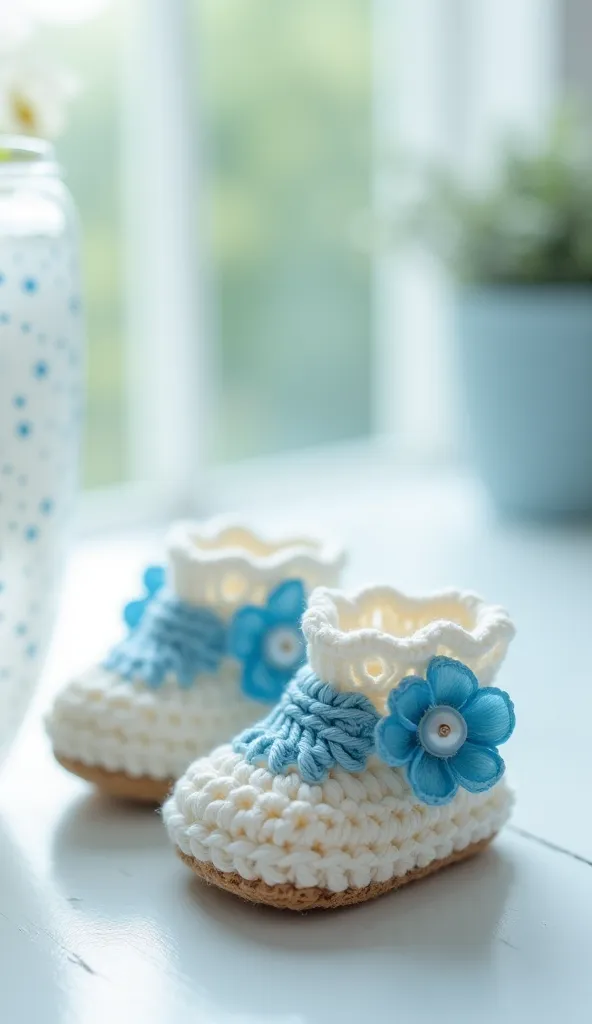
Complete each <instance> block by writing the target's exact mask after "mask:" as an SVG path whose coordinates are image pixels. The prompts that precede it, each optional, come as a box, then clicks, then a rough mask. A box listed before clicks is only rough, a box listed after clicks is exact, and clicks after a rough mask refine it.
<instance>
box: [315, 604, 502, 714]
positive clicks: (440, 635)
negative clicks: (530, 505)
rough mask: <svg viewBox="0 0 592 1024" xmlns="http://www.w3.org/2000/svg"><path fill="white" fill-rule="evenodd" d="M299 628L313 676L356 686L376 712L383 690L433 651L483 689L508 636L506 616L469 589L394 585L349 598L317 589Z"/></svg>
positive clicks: (420, 666)
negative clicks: (459, 665)
mask: <svg viewBox="0 0 592 1024" xmlns="http://www.w3.org/2000/svg"><path fill="white" fill-rule="evenodd" d="M302 630H303V633H304V636H305V637H306V642H307V651H308V660H309V663H310V666H311V668H312V669H313V671H314V672H316V674H317V675H318V676H319V678H320V679H322V680H323V681H324V682H327V683H331V685H332V686H334V687H335V688H336V689H338V690H353V691H360V690H361V691H362V692H363V693H365V694H366V696H367V697H369V698H370V700H371V701H373V703H374V704H375V705H376V707H377V709H378V710H379V711H380V712H381V713H382V712H383V711H384V704H385V701H386V698H387V696H388V694H389V692H390V690H392V689H393V687H395V686H397V684H398V683H400V682H401V680H402V679H403V678H404V677H405V676H408V675H423V673H424V672H425V669H426V668H427V665H428V662H429V661H430V659H431V658H433V657H434V656H435V655H439V654H443V655H447V656H448V657H450V658H457V659H458V660H459V661H462V662H464V664H465V665H468V667H469V668H470V669H472V671H473V672H474V673H475V675H476V676H477V678H478V679H479V683H480V684H481V686H489V685H490V683H491V682H492V680H493V679H494V677H495V675H496V673H497V671H498V669H499V667H500V665H501V663H502V661H503V659H504V657H505V655H506V651H507V649H508V645H509V643H510V641H511V640H512V638H513V636H514V633H515V629H514V626H513V624H512V622H511V620H510V618H509V616H508V613H507V612H506V611H505V610H504V609H503V608H500V607H499V606H498V605H490V604H486V602H485V601H483V600H482V599H481V598H480V597H477V595H476V594H471V593H468V592H463V591H458V590H447V591H442V592H440V593H436V594H431V595H429V596H428V597H409V596H407V595H406V594H402V593H401V592H400V591H399V590H395V589H394V587H365V588H363V589H362V590H359V591H358V592H357V593H355V594H353V595H352V596H351V597H346V596H345V595H344V594H343V593H342V592H341V591H338V590H330V589H328V588H326V587H318V588H317V589H316V590H315V591H314V592H313V593H312V594H311V596H310V599H309V602H308V608H307V611H306V612H305V614H304V618H303V620H302Z"/></svg>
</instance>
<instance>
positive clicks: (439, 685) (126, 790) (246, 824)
mask: <svg viewBox="0 0 592 1024" xmlns="http://www.w3.org/2000/svg"><path fill="white" fill-rule="evenodd" d="M167 549H168V565H167V567H166V570H165V569H164V568H163V567H156V566H153V567H151V568H150V569H148V570H147V571H146V573H145V576H144V587H145V593H144V594H143V595H142V596H141V597H140V598H139V599H138V600H136V601H133V602H132V603H131V604H129V605H127V606H126V609H125V612H124V618H125V621H126V624H127V627H128V632H127V635H126V636H125V638H124V639H123V640H122V641H121V642H120V643H119V644H118V645H117V646H116V647H115V648H114V649H113V650H112V651H111V652H110V653H109V654H108V656H107V658H106V659H105V661H104V662H103V663H102V665H100V666H98V667H96V668H93V669H91V670H90V671H89V672H87V673H86V674H84V675H82V676H81V677H79V678H76V679H74V680H73V681H72V682H70V683H69V684H68V685H67V686H66V688H65V689H64V690H63V691H62V692H61V693H60V694H59V695H58V697H57V700H56V701H55V704H54V706H53V708H52V710H51V712H50V714H49V716H48V720H47V726H48V732H49V735H50V738H51V741H52V744H53V749H54V753H55V756H56V757H57V759H58V761H59V762H60V763H61V764H62V765H63V766H64V767H65V768H67V769H68V770H69V771H71V772H73V773H75V774H76V775H79V776H82V778H85V779H87V780H89V781H90V782H93V783H95V784H96V785H97V786H99V787H100V788H101V789H103V790H105V791H107V792H109V793H111V794H114V795H117V796H121V797H126V798H129V799H136V800H145V801H151V802H161V801H162V800H165V798H166V797H167V795H168V794H169V793H170V795H168V798H167V799H166V800H165V803H164V806H163V808H162V814H163V818H164V822H165V825H166V828H167V830H168V833H169V836H170V838H171V840H172V842H173V844H174V846H175V847H176V850H177V852H178V854H179V855H180V856H181V858H182V859H183V860H184V861H185V862H186V863H187V864H188V865H189V866H190V867H191V868H192V869H193V871H194V872H195V873H196V874H197V875H198V876H200V877H201V878H203V879H205V880H206V881H208V882H211V883H213V884H214V885H217V886H219V887H220V888H222V889H227V890H230V891H231V892H234V893H236V894H238V895H240V896H242V897H244V898H246V899H248V900H252V901H254V902H257V903H267V904H271V905H273V906H277V907H282V908H289V909H295V910H304V909H310V908H313V907H337V906H341V905H344V904H350V903H358V902H362V901H364V900H367V899H370V898H372V897H374V896H377V895H379V894H381V893H384V892H386V891H388V890H389V889H395V888H397V887H399V886H401V885H403V884H405V883H406V882H409V881H412V880H414V879H417V878H420V877H422V876H424V875H427V874H430V873H431V872H433V871H435V870H437V869H438V868H440V867H444V866H445V865H447V864H450V863H452V862H454V861H458V860H461V859H463V858H465V857H468V856H470V855H472V854H473V853H476V852H477V851H479V850H481V849H482V848H483V847H485V846H486V845H487V844H488V843H489V842H490V841H491V839H492V838H493V837H494V836H495V834H496V833H497V832H498V831H499V829H500V828H501V826H502V825H503V824H504V823H505V821H506V820H507V818H508V816H509V813H510V810H511V804H512V796H511V792H510V790H509V789H508V787H507V785H506V783H505V780H504V779H503V778H502V776H503V774H504V767H505V766H504V762H503V760H502V759H501V757H500V755H499V753H498V749H497V748H498V746H499V745H500V744H501V743H503V742H505V741H506V740H507V739H508V738H509V736H510V735H511V733H512V731H513V728H514V722H515V718H514V709H513V705H512V702H511V700H510V699H509V697H508V695H507V694H506V693H505V692H504V691H502V690H499V689H497V688H496V687H494V686H492V685H491V683H492V681H493V679H494V677H495V675H496V673H497V670H498V668H499V667H500V665H501V663H502V661H503V658H504V656H505V653H506V650H507V647H508V644H509V642H510V640H511V639H512V637H513V635H514V628H513V626H512V623H511V622H510V620H509V618H508V615H507V613H506V612H505V611H504V610H503V609H502V608H499V607H497V606H493V605H488V604H486V603H485V602H484V601H482V600H481V599H480V598H478V597H476V596H475V595H473V594H469V593H461V592H457V591H448V592H445V593H440V594H436V595H432V596H429V597H426V598H409V597H405V596H404V595H402V594H401V593H400V592H398V591H397V590H395V589H393V588H392V587H387V586H381V587H368V588H365V589H362V590H359V591H358V592H357V593H355V594H352V595H349V596H346V595H345V594H344V593H342V592H341V591H338V590H335V589H329V588H330V587H334V586H335V585H336V584H337V583H338V582H339V577H340V574H341V570H342V568H343V565H344V555H343V552H342V550H341V548H339V547H337V546H335V545H333V544H327V543H324V542H322V541H320V540H318V539H316V538H310V537H306V538H288V539H286V540H283V541H269V540H266V539H263V538H262V537H260V536H258V535H257V534H256V533H254V532H252V531H251V530H249V529H247V528H246V527H244V526H242V525H236V524H235V525H224V526H219V525H218V524H216V523H213V524H209V525H206V526H200V525H199V524H195V523H180V524H177V525H176V526H174V527H173V528H172V530H171V532H170V535H169V541H168V545H167ZM253 723H255V724H253ZM233 737H234V738H233ZM188 765H189V767H188ZM175 780H178V781H176V782H175ZM171 789H172V792H171Z"/></svg>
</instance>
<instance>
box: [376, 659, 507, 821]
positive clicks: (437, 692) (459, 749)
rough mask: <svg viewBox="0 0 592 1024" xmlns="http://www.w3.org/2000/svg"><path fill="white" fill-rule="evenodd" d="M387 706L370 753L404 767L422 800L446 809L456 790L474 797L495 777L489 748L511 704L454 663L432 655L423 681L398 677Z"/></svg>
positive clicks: (503, 734) (501, 736)
mask: <svg viewBox="0 0 592 1024" xmlns="http://www.w3.org/2000/svg"><path fill="white" fill-rule="evenodd" d="M387 704H388V709H389V711H390V715H387V716H386V717H385V718H383V719H382V720H381V721H380V722H379V723H378V725H377V726H376V734H375V738H376V750H377V753H378V755H379V757H381V758H382V760H383V761H385V762H386V764H389V765H392V767H394V768H400V767H403V766H404V767H405V769H406V772H407V778H408V779H409V784H410V786H411V788H412V789H413V792H414V793H415V795H416V796H417V797H418V798H419V799H420V800H421V801H422V802H423V803H425V804H436V805H437V804H447V803H449V802H450V801H451V800H452V799H453V797H454V796H455V794H456V792H457V790H458V788H459V786H460V787H462V788H463V789H466V790H468V792H469V793H482V792H484V791H485V790H487V789H490V788H491V786H493V785H495V783H496V782H498V781H499V780H500V779H501V777H502V775H503V774H504V771H505V765H504V762H503V760H502V758H501V757H500V755H499V754H498V752H497V747H498V745H499V744H500V743H505V742H506V740H507V739H509V738H510V736H511V735H512V732H513V731H514V726H515V724H516V716H515V714H514V705H513V704H512V701H511V700H510V698H509V696H508V694H507V693H505V692H504V691H503V690H498V689H497V687H495V686H482V687H480V686H479V683H478V682H477V679H476V677H475V675H474V674H473V672H471V670H470V669H469V668H468V667H467V666H466V665H463V663H462V662H461V661H455V660H454V659H453V658H445V657H437V658H432V660H431V661H430V663H429V665H428V668H427V672H426V679H425V680H423V679H419V678H418V677H417V676H408V677H407V678H406V679H403V680H402V681H401V683H400V684H399V685H398V686H397V687H396V688H395V689H394V690H391V692H390V694H389V697H388V702H387Z"/></svg>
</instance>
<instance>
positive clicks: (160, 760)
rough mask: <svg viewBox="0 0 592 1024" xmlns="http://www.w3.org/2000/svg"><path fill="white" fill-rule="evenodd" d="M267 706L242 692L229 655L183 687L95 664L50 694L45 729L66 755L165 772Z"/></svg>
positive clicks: (121, 768) (155, 774) (132, 770)
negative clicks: (124, 675) (149, 682)
mask: <svg viewBox="0 0 592 1024" xmlns="http://www.w3.org/2000/svg"><path fill="white" fill-rule="evenodd" d="M267 711H268V708H267V707H266V705H264V704H258V703H257V702H255V701H252V700H246V698H245V697H243V695H242V693H241V691H240V689H239V685H238V680H237V670H236V666H235V665H233V664H231V663H226V664H224V665H223V666H222V668H221V670H220V671H219V673H218V674H217V675H216V676H206V675H202V676H200V678H199V681H198V683H197V684H196V685H195V686H193V687H190V688H189V689H187V690H182V689H180V687H179V686H178V685H177V683H176V682H175V680H174V679H168V680H167V681H166V682H165V683H164V684H163V685H162V686H160V687H159V688H158V689H156V690H154V689H150V688H149V687H147V686H144V684H143V683H141V682H133V683H132V682H130V681H129V680H127V679H121V678H120V677H119V676H118V675H116V674H114V673H112V672H108V671H107V670H106V669H103V668H101V667H97V668H93V669H90V670H89V671H88V672H86V673H84V674H83V675H81V676H80V677H78V678H76V679H74V680H72V682H71V683H70V684H69V685H68V686H67V687H66V688H65V689H64V690H63V691H62V693H60V694H59V695H58V697H57V699H56V702H55V704H54V707H53V710H52V713H51V717H50V718H49V720H48V723H47V729H48V732H49V735H50V737H51V740H52V743H53V747H54V750H55V751H56V753H58V754H62V755H63V756H64V757H67V758H69V759H71V760H73V761H81V762H82V763H83V764H86V765H96V766H100V767H101V768H106V769H107V771H111V772H125V774H126V775H129V776H131V777H133V778H136V777H141V776H148V777H149V778H152V779H166V780H168V779H176V778H177V777H178V776H179V775H180V774H181V772H183V771H184V770H185V768H186V767H187V765H188V764H189V763H190V761H192V760H193V759H194V758H196V757H201V756H202V755H203V754H206V753H208V752H209V751H210V750H211V749H212V747H214V746H216V744H218V743H219V742H220V740H221V738H226V737H227V736H229V735H232V733H233V732H238V731H239V730H240V729H244V728H245V727H246V726H247V725H249V724H250V723H251V722H252V721H253V719H254V718H257V717H261V716H262V715H265V714H266V713H267Z"/></svg>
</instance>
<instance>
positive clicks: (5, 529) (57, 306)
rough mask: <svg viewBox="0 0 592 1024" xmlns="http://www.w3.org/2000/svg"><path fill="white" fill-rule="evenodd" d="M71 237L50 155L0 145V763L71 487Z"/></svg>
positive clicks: (29, 666) (75, 406) (45, 625)
mask: <svg viewBox="0 0 592 1024" xmlns="http://www.w3.org/2000/svg"><path fill="white" fill-rule="evenodd" d="M82 356H83V323H82V316H81V300H80V258H79V247H78V231H77V222H76V214H75V210H74V206H73V203H72V200H71V197H70V195H69V193H68V191H67V189H66V188H65V186H64V184H63V182H62V181H61V179H60V172H59V168H58V166H57V164H56V162H55V158H54V152H53V148H52V147H51V146H50V145H49V144H48V143H45V142H41V141H39V140H35V139H28V138H13V137H11V138H6V137H1V136H0V758H1V757H2V755H3V753H4V752H5V751H6V749H7V746H8V743H9V741H10V740H11V739H12V737H13V736H14V733H15V732H16V730H17V728H18V725H19V724H20V721H21V719H22V717H23V714H24V712H25V710H26V707H27V704H28V702H29V700H30V697H31V694H32V692H33V688H34V685H35V683H36V681H37V679H38V678H39V674H40V671H41V668H42V665H43V659H44V656H45V653H46V649H47V645H48V641H49V637H50V633H51V627H52V624H53V616H54V611H55V596H56V590H57V583H58V580H59V575H60V570H61V568H62V565H63V555H64V535H65V528H66V523H67V520H68V515H69V512H70V510H71V506H72V500H73V496H74V492H75V484H76V478H77V469H78V458H79V447H80V435H81V408H82V395H83V384H82V372H83V365H82V363H83V360H82Z"/></svg>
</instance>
